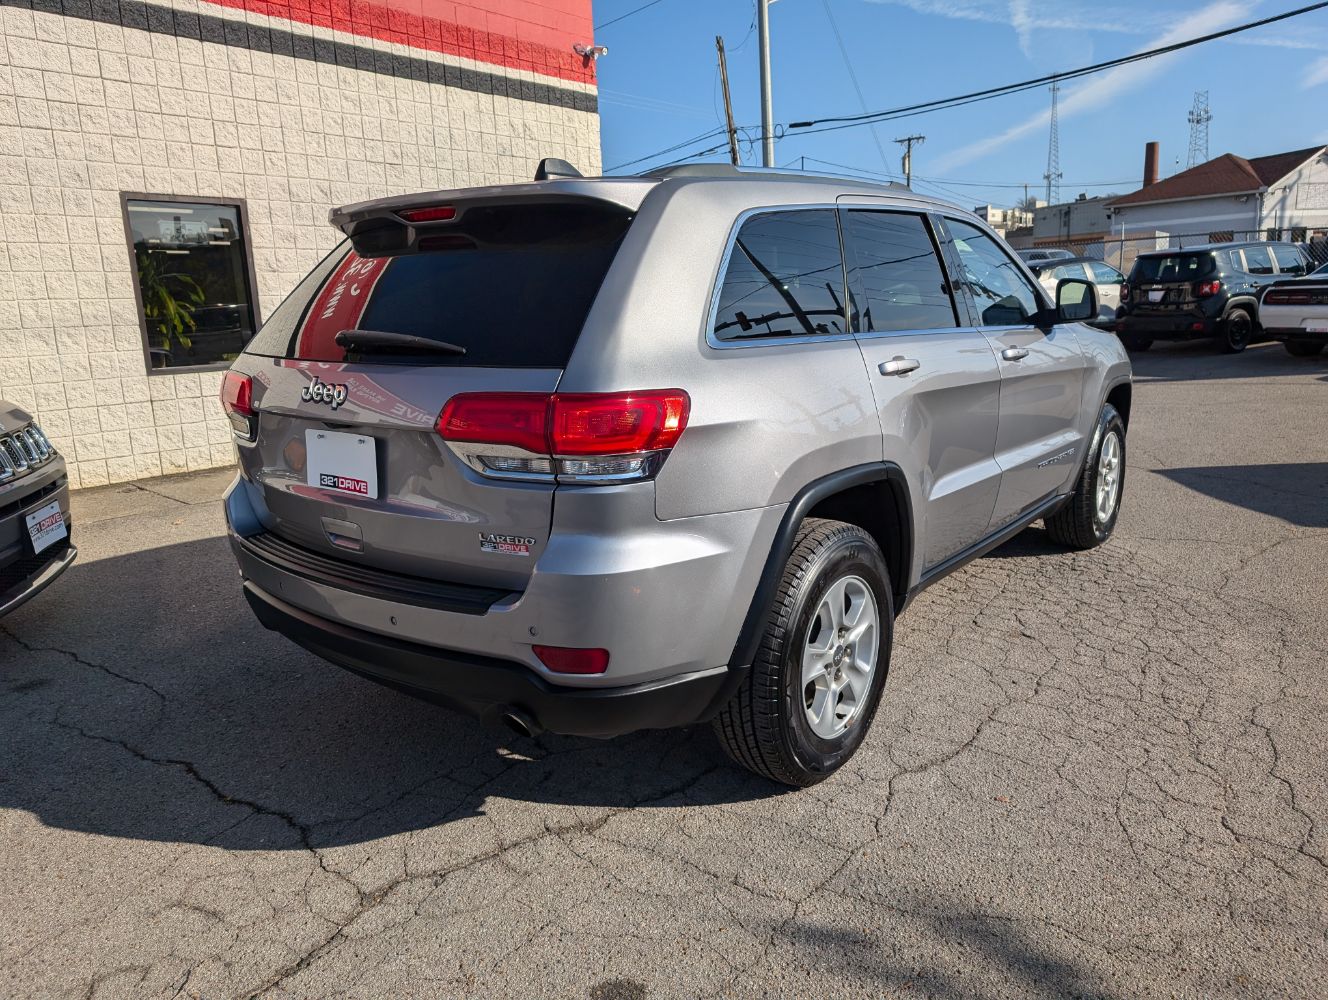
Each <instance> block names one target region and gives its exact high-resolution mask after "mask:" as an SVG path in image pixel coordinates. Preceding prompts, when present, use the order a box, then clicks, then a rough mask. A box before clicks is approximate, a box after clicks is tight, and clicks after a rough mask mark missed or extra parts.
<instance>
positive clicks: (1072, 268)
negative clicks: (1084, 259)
mask: <svg viewBox="0 0 1328 1000" xmlns="http://www.w3.org/2000/svg"><path fill="white" fill-rule="evenodd" d="M1051 276H1052V278H1054V279H1055V280H1056V281H1060V280H1061V279H1062V278H1078V279H1079V280H1080V281H1089V280H1091V279H1090V278H1089V277H1088V272H1087V271H1085V270H1084V265H1083V264H1080V263H1077V262H1076V263H1074V264H1061V265H1060V266H1059V267H1057V268H1054V269H1053V270H1052V272H1051Z"/></svg>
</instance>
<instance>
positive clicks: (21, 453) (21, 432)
mask: <svg viewBox="0 0 1328 1000" xmlns="http://www.w3.org/2000/svg"><path fill="white" fill-rule="evenodd" d="M53 458H55V449H54V448H52V447H51V442H49V441H47V440H46V435H45V434H43V433H42V432H41V431H40V430H38V428H37V427H36V425H35V424H28V426H26V427H20V428H19V429H18V430H16V431H11V432H10V433H8V434H0V483H3V482H7V481H8V480H10V479H13V478H14V477H15V476H21V475H23V474H24V473H26V472H28V471H29V470H31V469H35V468H37V466H39V465H45V464H46V463H47V462H49V461H50V460H51V459H53Z"/></svg>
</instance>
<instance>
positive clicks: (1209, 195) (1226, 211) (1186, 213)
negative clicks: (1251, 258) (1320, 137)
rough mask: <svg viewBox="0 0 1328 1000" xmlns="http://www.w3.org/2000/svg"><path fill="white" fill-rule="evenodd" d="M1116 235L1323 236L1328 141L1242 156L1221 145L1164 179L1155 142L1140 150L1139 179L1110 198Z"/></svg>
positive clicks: (1327, 215) (1192, 238) (1326, 230)
mask: <svg viewBox="0 0 1328 1000" xmlns="http://www.w3.org/2000/svg"><path fill="white" fill-rule="evenodd" d="M1108 208H1109V209H1110V211H1111V214H1112V218H1111V230H1112V233H1113V235H1114V236H1116V237H1117V238H1124V239H1129V238H1131V237H1141V236H1154V235H1156V236H1158V237H1162V236H1167V237H1180V241H1181V243H1182V245H1184V244H1191V243H1206V242H1220V241H1224V240H1231V239H1253V238H1263V239H1283V240H1291V241H1293V242H1297V243H1302V242H1306V241H1309V240H1321V239H1328V146H1311V147H1309V148H1308V149H1297V150H1292V151H1291V152H1288V153H1277V154H1274V155H1272V156H1257V157H1254V158H1253V159H1248V160H1247V159H1245V158H1244V157H1242V156H1236V155H1235V154H1234V153H1223V154H1222V155H1221V156H1219V157H1217V158H1216V159H1213V160H1209V161H1208V162H1207V163H1201V164H1199V165H1198V166H1197V167H1191V168H1190V169H1189V170H1184V171H1182V172H1181V173H1178V174H1174V175H1173V176H1171V177H1168V178H1166V179H1164V180H1159V179H1158V176H1157V143H1155V142H1150V143H1149V144H1148V146H1147V149H1146V150H1145V155H1144V184H1143V187H1141V188H1140V189H1139V190H1138V191H1135V192H1133V193H1131V194H1127V195H1124V196H1122V197H1119V198H1115V199H1114V200H1112V201H1111V203H1110V205H1109V206H1108Z"/></svg>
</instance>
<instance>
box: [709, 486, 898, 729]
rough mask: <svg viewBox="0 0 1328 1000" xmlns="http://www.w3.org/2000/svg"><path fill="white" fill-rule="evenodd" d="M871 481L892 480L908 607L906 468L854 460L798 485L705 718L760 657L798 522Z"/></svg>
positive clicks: (726, 700) (719, 706)
mask: <svg viewBox="0 0 1328 1000" xmlns="http://www.w3.org/2000/svg"><path fill="white" fill-rule="evenodd" d="M871 483H887V484H889V485H890V487H891V488H892V491H893V493H894V499H895V511H896V516H897V517H898V518H899V520H900V522H901V523H900V538H901V539H902V540H903V542H902V546H903V548H902V551H901V552H900V553H899V565H900V566H901V567H902V569H903V572H902V573H901V574H899V575H900V576H903V577H905V579H901V580H891V581H890V582H891V585H892V586H893V588H894V595H893V596H894V600H895V613H896V614H898V613H899V612H900V611H902V610H903V606H904V603H905V602H906V600H907V597H908V591H909V586H908V584H909V581H908V579H907V577H908V576H909V575H910V574H911V573H912V565H913V533H914V532H913V528H914V525H913V500H912V498H911V496H910V494H909V491H908V480H907V478H906V477H905V476H904V470H903V469H901V468H900V467H899V466H898V465H896V464H895V463H894V462H868V463H866V464H864V465H855V466H854V467H853V468H851V469H841V470H840V471H839V472H832V473H830V474H829V475H828V476H822V477H821V478H820V479H816V480H813V481H812V482H810V483H808V484H807V485H806V486H804V487H803V488H802V489H800V490H798V492H797V493H796V494H795V495H794V497H793V499H792V500H791V501H789V505H788V507H787V508H786V509H785V511H784V516H783V517H782V518H781V519H780V522H779V528H778V529H777V530H776V531H775V538H774V541H773V542H772V543H771V546H770V553H769V555H767V556H766V560H765V566H764V567H763V568H762V570H761V577H760V579H759V580H758V581H757V583H756V592H755V594H754V595H753V596H752V603H751V605H750V606H749V607H748V609H747V615H746V617H744V618H743V621H742V628H741V630H740V631H739V632H738V641H737V642H736V643H735V644H734V647H733V653H732V655H731V656H730V657H729V664H728V677H727V678H726V680H725V683H724V685H723V687H722V688H720V690H719V692H718V693H717V694H716V696H715V699H714V701H712V702H711V704H710V706H709V708H708V710H707V711H706V714H705V715H704V716H703V717H702V719H701V721H706V720H708V719H710V718H713V717H714V715H715V714H717V713H718V712H719V710H720V709H722V708H723V707H724V706H725V705H727V704H728V703H729V701H730V699H732V697H733V694H734V692H736V691H737V689H738V686H739V685H740V684H741V683H742V681H743V678H744V677H746V676H747V672H748V671H749V670H750V669H751V666H752V662H753V661H754V660H755V659H756V652H757V650H758V649H759V648H760V645H761V632H762V626H763V625H764V622H765V618H766V615H767V614H768V613H769V612H770V608H771V606H772V605H773V604H774V601H775V592H776V590H777V588H778V587H779V581H780V578H781V577H782V576H783V573H784V565H785V564H786V563H787V562H788V559H789V556H790V555H791V554H792V553H793V544H794V541H795V540H796V539H797V536H798V528H799V526H801V524H802V522H803V520H804V519H805V518H806V517H807V514H808V512H810V511H811V509H812V508H813V507H815V506H816V505H817V504H818V503H820V502H821V501H822V500H825V499H827V498H829V497H832V496H834V495H835V494H836V493H842V492H844V491H845V490H850V489H853V488H854V487H855V486H867V485H869V484H871Z"/></svg>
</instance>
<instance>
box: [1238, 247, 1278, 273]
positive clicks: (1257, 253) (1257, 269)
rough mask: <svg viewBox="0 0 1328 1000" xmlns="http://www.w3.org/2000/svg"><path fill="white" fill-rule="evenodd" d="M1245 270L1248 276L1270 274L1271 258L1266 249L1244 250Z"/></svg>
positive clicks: (1271, 267) (1253, 248)
mask: <svg viewBox="0 0 1328 1000" xmlns="http://www.w3.org/2000/svg"><path fill="white" fill-rule="evenodd" d="M1245 270H1246V271H1248V272H1249V273H1250V274H1272V273H1273V258H1272V257H1271V256H1269V253H1268V248H1267V247H1246V248H1245Z"/></svg>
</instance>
